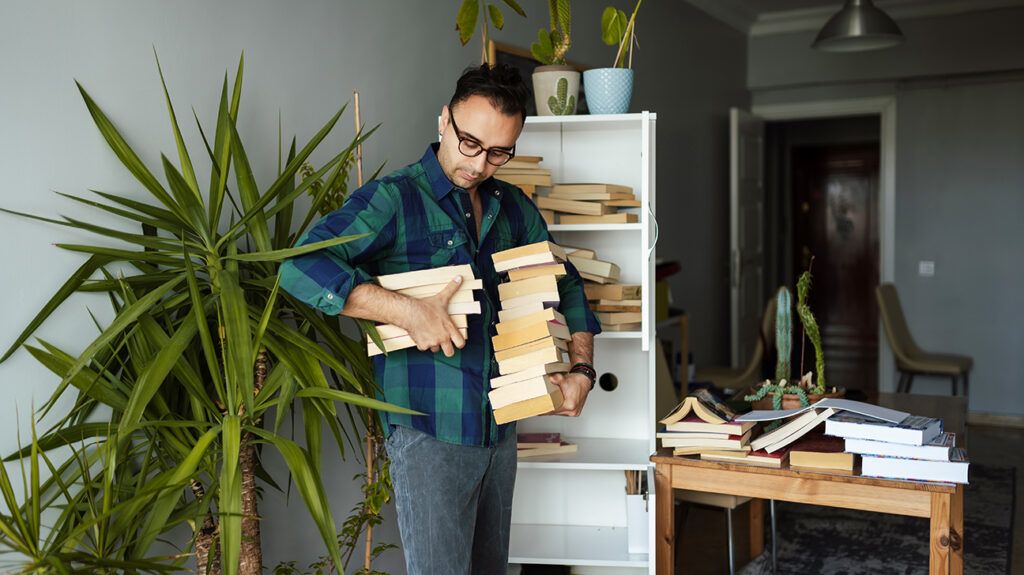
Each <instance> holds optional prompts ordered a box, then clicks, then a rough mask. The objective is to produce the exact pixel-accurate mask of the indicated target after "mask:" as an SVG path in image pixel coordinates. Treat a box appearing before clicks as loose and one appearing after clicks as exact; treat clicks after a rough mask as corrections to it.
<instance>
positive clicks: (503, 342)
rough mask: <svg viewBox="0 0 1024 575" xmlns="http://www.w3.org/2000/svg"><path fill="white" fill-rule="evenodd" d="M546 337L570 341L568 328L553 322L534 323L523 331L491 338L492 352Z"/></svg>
mask: <svg viewBox="0 0 1024 575" xmlns="http://www.w3.org/2000/svg"><path fill="white" fill-rule="evenodd" d="M546 337H557V338H561V339H570V338H571V337H572V336H570V335H569V328H568V327H566V326H564V325H562V324H558V323H555V322H553V321H544V322H538V323H535V324H533V325H531V326H529V327H526V328H524V329H520V330H516V331H510V332H508V333H503V334H498V335H496V336H493V337H491V344H492V345H493V346H494V351H495V352H498V351H503V350H506V349H511V348H514V347H517V346H520V345H524V344H527V343H530V342H533V341H537V340H538V339H543V338H546Z"/></svg>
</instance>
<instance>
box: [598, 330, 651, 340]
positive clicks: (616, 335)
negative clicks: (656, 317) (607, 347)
mask: <svg viewBox="0 0 1024 575" xmlns="http://www.w3.org/2000/svg"><path fill="white" fill-rule="evenodd" d="M643 335H644V334H643V332H640V331H602V332H601V333H599V334H597V335H595V336H594V337H595V338H596V339H640V338H641V337H643Z"/></svg>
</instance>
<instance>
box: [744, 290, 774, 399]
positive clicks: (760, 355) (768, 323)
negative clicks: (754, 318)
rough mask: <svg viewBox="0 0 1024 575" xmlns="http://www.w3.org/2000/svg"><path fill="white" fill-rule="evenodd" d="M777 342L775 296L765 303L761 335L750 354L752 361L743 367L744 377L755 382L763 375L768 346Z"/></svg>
mask: <svg viewBox="0 0 1024 575" xmlns="http://www.w3.org/2000/svg"><path fill="white" fill-rule="evenodd" d="M774 343H775V296H772V297H771V298H769V299H768V302H767V303H766V304H764V315H762V316H761V337H759V338H758V339H757V343H756V344H755V345H754V352H753V353H752V354H751V355H750V361H748V362H747V365H746V367H744V368H743V379H744V380H749V382H750V383H755V382H756V381H757V380H759V379H760V377H761V364H762V363H763V362H764V356H765V353H766V352H767V350H768V348H770V347H771V346H772V344H774Z"/></svg>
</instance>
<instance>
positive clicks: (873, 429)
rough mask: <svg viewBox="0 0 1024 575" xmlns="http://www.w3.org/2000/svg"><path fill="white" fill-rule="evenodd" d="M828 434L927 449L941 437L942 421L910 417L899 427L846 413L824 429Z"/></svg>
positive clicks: (915, 416)
mask: <svg viewBox="0 0 1024 575" xmlns="http://www.w3.org/2000/svg"><path fill="white" fill-rule="evenodd" d="M825 433H826V434H828V435H838V436H839V437H844V438H847V439H874V440H877V441H888V442H891V443H904V444H907V445H925V444H927V443H929V442H930V441H931V440H933V439H935V437H936V436H937V435H939V434H940V433H942V421H941V420H939V419H934V418H931V417H921V416H918V415H908V416H907V417H906V418H904V419H903V420H901V421H900V422H898V423H893V422H891V421H882V420H881V419H877V418H872V417H869V416H864V415H860V414H855V413H844V414H842V415H841V416H837V417H836V418H835V421H832V422H831V423H830V424H828V425H826V426H825Z"/></svg>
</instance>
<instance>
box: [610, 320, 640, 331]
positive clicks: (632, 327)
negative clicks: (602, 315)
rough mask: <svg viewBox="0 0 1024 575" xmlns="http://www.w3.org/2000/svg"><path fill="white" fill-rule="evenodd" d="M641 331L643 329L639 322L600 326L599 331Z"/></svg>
mask: <svg viewBox="0 0 1024 575" xmlns="http://www.w3.org/2000/svg"><path fill="white" fill-rule="evenodd" d="M641 329H643V324H642V323H640V322H636V323H620V324H616V325H602V326H601V331H640V330H641Z"/></svg>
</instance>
